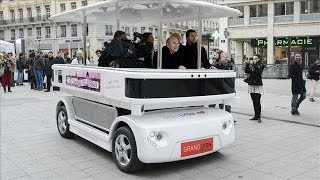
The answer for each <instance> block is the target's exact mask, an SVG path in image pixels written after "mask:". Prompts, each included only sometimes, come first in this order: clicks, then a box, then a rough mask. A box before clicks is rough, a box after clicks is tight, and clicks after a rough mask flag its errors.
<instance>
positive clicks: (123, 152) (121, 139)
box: [114, 134, 131, 166]
mask: <svg viewBox="0 0 320 180" xmlns="http://www.w3.org/2000/svg"><path fill="white" fill-rule="evenodd" d="M114 145H115V153H116V158H117V160H118V162H119V163H120V164H121V165H122V166H127V165H128V164H129V163H130V160H131V145H130V141H129V139H128V138H127V136H125V135H123V134H120V135H119V136H118V137H117V139H116V141H115V144H114Z"/></svg>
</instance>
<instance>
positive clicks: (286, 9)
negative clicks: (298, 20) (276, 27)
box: [274, 2, 293, 16]
mask: <svg viewBox="0 0 320 180" xmlns="http://www.w3.org/2000/svg"><path fill="white" fill-rule="evenodd" d="M274 11H275V12H274V15H275V16H283V15H293V2H283V3H275V5H274Z"/></svg>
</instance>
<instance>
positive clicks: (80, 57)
mask: <svg viewBox="0 0 320 180" xmlns="http://www.w3.org/2000/svg"><path fill="white" fill-rule="evenodd" d="M86 63H87V64H90V62H89V60H88V59H87V60H86ZM71 64H83V65H84V57H83V52H82V51H81V50H79V51H77V54H76V58H75V59H73V60H72V62H71Z"/></svg>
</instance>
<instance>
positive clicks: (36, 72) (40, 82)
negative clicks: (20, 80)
mask: <svg viewBox="0 0 320 180" xmlns="http://www.w3.org/2000/svg"><path fill="white" fill-rule="evenodd" d="M34 76H35V78H36V89H38V90H43V70H39V69H35V70H34Z"/></svg>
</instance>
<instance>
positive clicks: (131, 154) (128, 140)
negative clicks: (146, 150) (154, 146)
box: [112, 127, 143, 173]
mask: <svg viewBox="0 0 320 180" xmlns="http://www.w3.org/2000/svg"><path fill="white" fill-rule="evenodd" d="M112 157H113V159H114V161H115V163H116V165H117V166H118V168H119V169H120V170H121V171H122V172H125V173H132V172H134V171H137V170H139V169H141V168H142V167H143V163H142V162H141V161H140V160H139V159H138V155H137V145H136V141H135V138H134V135H133V133H132V131H131V129H130V128H129V127H120V128H119V129H117V130H116V132H115V134H114V138H113V142H112Z"/></svg>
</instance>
